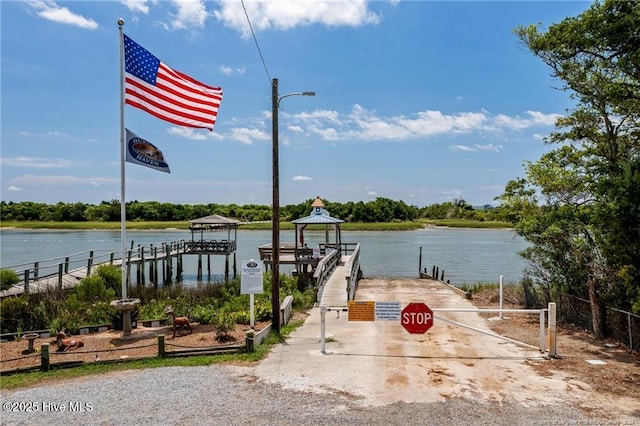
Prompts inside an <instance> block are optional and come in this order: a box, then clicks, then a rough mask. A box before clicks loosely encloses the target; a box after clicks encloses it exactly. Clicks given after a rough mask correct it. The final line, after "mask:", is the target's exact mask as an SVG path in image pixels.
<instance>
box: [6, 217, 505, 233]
mask: <svg viewBox="0 0 640 426" xmlns="http://www.w3.org/2000/svg"><path fill="white" fill-rule="evenodd" d="M120 227H121V224H120V222H41V221H3V222H2V223H0V229H2V230H5V229H6V230H15V229H19V230H77V231H91V230H95V231H105V230H120ZM340 227H341V228H342V229H343V230H345V231H413V230H417V229H424V228H470V229H513V224H511V223H507V222H488V221H477V220H464V219H438V220H430V219H429V220H427V219H423V220H419V221H413V222H409V221H405V222H375V223H369V222H343V223H342V224H341V225H340ZM126 228H127V229H128V230H135V231H143V230H149V231H154V230H155V231H157V230H164V231H180V230H189V222H187V221H170V222H160V221H156V222H127V223H126ZM239 228H240V229H245V230H270V229H271V223H270V222H269V223H251V224H242V225H240V226H239ZM280 228H281V229H282V230H292V229H294V226H293V224H292V223H290V222H282V223H281V224H280Z"/></svg>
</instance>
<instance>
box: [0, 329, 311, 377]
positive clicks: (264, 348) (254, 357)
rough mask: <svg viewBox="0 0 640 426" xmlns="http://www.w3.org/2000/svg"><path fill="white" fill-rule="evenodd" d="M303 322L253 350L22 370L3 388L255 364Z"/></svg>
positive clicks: (282, 330)
mask: <svg viewBox="0 0 640 426" xmlns="http://www.w3.org/2000/svg"><path fill="white" fill-rule="evenodd" d="M303 323H304V320H303V319H294V320H292V321H290V322H289V324H287V325H285V326H284V327H282V328H281V329H280V333H279V334H278V333H274V332H271V333H270V334H269V336H267V338H266V339H265V341H264V342H263V344H262V345H260V346H257V347H256V350H255V351H254V352H252V353H242V354H222V355H195V356H187V357H175V358H171V357H170V358H158V357H154V358H145V359H137V360H126V359H124V360H118V361H109V362H105V363H99V362H98V363H91V364H83V365H81V366H79V367H73V368H59V369H53V370H51V371H49V372H33V373H19V374H14V375H10V376H0V388H2V389H19V388H26V387H30V386H34V385H40V384H46V383H51V382H56V381H63V380H64V381H66V380H69V379H73V378H77V377H87V376H98V375H101V374H106V373H111V372H114V371H126V370H142V369H146V368H163V367H199V366H203V365H212V364H234V363H240V364H243V363H253V362H258V361H260V360H262V359H263V358H264V357H266V356H267V354H268V353H269V351H270V350H271V348H272V347H273V346H274V345H277V344H280V343H282V342H284V341H285V339H287V338H288V337H289V335H290V334H291V333H292V332H293V331H294V330H295V329H296V328H298V327H300V326H301V325H302V324H303Z"/></svg>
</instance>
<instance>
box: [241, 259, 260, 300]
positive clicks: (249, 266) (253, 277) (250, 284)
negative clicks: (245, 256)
mask: <svg viewBox="0 0 640 426" xmlns="http://www.w3.org/2000/svg"><path fill="white" fill-rule="evenodd" d="M263 292H264V286H263V285H262V263H260V262H256V261H255V260H253V259H251V260H247V261H243V262H242V275H241V276H240V293H241V294H262V293H263Z"/></svg>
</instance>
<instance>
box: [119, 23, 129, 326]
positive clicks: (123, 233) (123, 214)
mask: <svg viewBox="0 0 640 426" xmlns="http://www.w3.org/2000/svg"><path fill="white" fill-rule="evenodd" d="M123 25H124V19H122V18H119V19H118V29H119V32H120V244H121V249H122V264H121V265H120V274H121V276H122V299H126V298H127V272H126V269H125V268H126V265H125V253H126V240H127V208H126V198H125V187H126V184H125V167H124V163H125V149H126V148H125V136H124V129H125V127H124V102H125V99H124V98H125V88H124V68H125V65H124V33H123V32H122V27H123ZM123 315H127V312H123Z"/></svg>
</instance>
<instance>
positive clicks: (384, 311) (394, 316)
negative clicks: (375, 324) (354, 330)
mask: <svg viewBox="0 0 640 426" xmlns="http://www.w3.org/2000/svg"><path fill="white" fill-rule="evenodd" d="M375 309H376V321H398V320H400V312H401V311H402V310H401V309H400V302H376V308H375Z"/></svg>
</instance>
